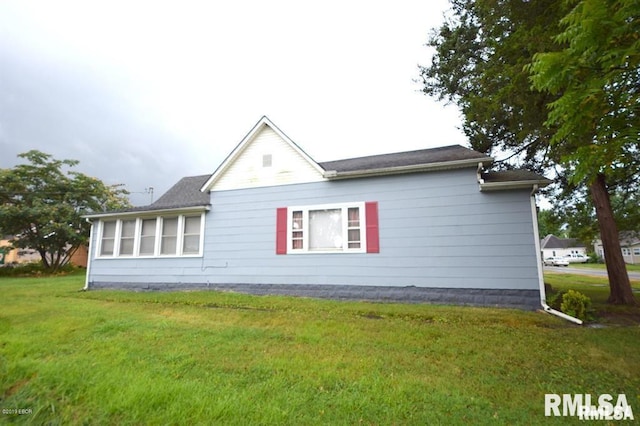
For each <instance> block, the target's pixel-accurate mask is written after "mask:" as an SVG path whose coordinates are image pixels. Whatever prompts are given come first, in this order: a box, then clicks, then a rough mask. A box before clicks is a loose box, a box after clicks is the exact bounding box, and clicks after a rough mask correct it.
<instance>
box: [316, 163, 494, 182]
mask: <svg viewBox="0 0 640 426" xmlns="http://www.w3.org/2000/svg"><path fill="white" fill-rule="evenodd" d="M492 162H493V158H491V157H485V158H483V159H480V164H485V163H486V164H491V163H492ZM476 164H478V159H477V158H472V159H466V160H454V161H443V162H440V163H428V164H414V165H410V166H394V167H380V168H375V169H364V170H349V171H344V172H340V171H337V170H327V171H325V172H324V173H323V177H324V178H325V179H331V180H337V179H349V178H356V177H370V176H383V175H397V174H404V173H417V172H435V171H440V170H452V169H462V168H466V167H473V166H475V165H476Z"/></svg>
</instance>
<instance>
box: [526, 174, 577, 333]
mask: <svg viewBox="0 0 640 426" xmlns="http://www.w3.org/2000/svg"><path fill="white" fill-rule="evenodd" d="M537 191H538V185H533V190H532V191H531V218H532V221H533V240H534V241H535V246H536V262H537V263H538V283H539V285H540V304H541V305H542V309H543V310H544V311H545V312H547V313H549V314H551V315H555V316H558V317H560V318H563V319H566V320H567V321H571V322H573V323H576V324H582V321H581V320H579V319H578V318H574V317H572V316H571V315H567V314H565V313H564V312H560V311H556V310H555V309H553V308H552V307H551V306H549V305H547V295H546V292H545V290H544V273H543V268H542V255H541V254H540V252H541V250H540V238H539V237H538V210H537V208H536V195H535V194H536V192H537Z"/></svg>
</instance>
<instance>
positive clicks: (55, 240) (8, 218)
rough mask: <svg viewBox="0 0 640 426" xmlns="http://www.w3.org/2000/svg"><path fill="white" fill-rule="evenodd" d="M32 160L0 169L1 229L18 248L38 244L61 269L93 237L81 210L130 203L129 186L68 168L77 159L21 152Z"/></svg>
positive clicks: (43, 254) (46, 263) (47, 263)
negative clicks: (127, 189) (104, 180)
mask: <svg viewBox="0 0 640 426" xmlns="http://www.w3.org/2000/svg"><path fill="white" fill-rule="evenodd" d="M19 157H20V158H24V159H26V160H27V161H28V164H19V165H17V166H15V167H14V168H12V169H2V170H0V229H2V231H3V232H4V233H8V234H12V235H14V240H13V241H12V243H13V246H14V247H16V248H27V247H28V248H31V249H34V250H37V251H38V252H39V253H40V256H41V257H42V262H43V265H44V267H45V268H47V269H50V270H54V271H55V270H57V269H58V268H59V267H60V266H63V265H64V264H65V263H67V262H68V261H69V259H70V258H71V256H72V255H73V253H75V251H76V250H77V249H78V247H80V246H81V245H83V244H87V242H88V239H89V230H90V226H89V224H88V223H86V221H85V220H84V219H82V218H81V215H83V214H85V213H89V212H96V211H103V210H114V209H118V208H123V207H128V206H129V201H128V199H127V197H126V195H127V193H126V191H124V190H122V189H118V188H117V187H110V186H107V185H105V184H104V183H103V182H102V181H100V180H98V179H96V178H93V177H89V176H87V175H84V174H82V173H79V172H75V171H72V170H70V169H71V168H72V167H74V166H76V165H77V164H78V162H77V161H75V160H56V159H53V158H52V157H51V156H50V155H48V154H45V153H42V152H40V151H35V150H32V151H29V152H26V153H23V154H20V155H19Z"/></svg>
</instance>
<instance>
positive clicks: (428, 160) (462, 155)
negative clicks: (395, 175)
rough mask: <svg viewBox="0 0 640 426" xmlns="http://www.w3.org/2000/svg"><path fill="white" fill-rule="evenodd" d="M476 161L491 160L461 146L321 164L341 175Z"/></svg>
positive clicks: (324, 167)
mask: <svg viewBox="0 0 640 426" xmlns="http://www.w3.org/2000/svg"><path fill="white" fill-rule="evenodd" d="M474 159H477V160H478V161H490V160H491V158H490V157H487V156H486V155H484V154H482V153H480V152H477V151H474V150H472V149H469V148H465V147H463V146H461V145H450V146H443V147H440V148H431V149H421V150H418V151H407V152H397V153H394V154H381V155H371V156H368V157H358V158H349V159H346V160H336V161H325V162H324V163H319V164H320V166H321V167H322V168H323V169H325V170H327V171H332V170H335V171H337V172H338V173H340V172H353V171H359V170H373V169H384V168H389V167H402V166H416V165H421V164H435V163H446V162H449V161H460V160H474Z"/></svg>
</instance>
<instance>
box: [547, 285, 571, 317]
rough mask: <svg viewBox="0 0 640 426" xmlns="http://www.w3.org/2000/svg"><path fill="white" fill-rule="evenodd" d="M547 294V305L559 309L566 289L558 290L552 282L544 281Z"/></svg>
mask: <svg viewBox="0 0 640 426" xmlns="http://www.w3.org/2000/svg"><path fill="white" fill-rule="evenodd" d="M544 290H545V294H546V295H547V305H549V306H551V307H552V308H553V309H555V310H557V311H559V310H560V304H561V303H562V296H564V294H565V293H566V290H558V289H555V288H553V287H551V285H550V284H547V283H544Z"/></svg>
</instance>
